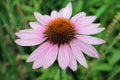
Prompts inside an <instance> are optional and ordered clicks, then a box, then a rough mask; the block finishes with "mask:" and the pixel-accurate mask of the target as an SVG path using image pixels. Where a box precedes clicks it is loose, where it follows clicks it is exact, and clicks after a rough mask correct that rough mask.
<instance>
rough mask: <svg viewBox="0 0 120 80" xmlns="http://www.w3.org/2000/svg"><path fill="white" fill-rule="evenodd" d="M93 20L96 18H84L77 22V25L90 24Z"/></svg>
mask: <svg viewBox="0 0 120 80" xmlns="http://www.w3.org/2000/svg"><path fill="white" fill-rule="evenodd" d="M95 19H96V16H88V17H84V18H82V19H79V20H77V23H80V24H90V23H92V22H93V21H94V20H95Z"/></svg>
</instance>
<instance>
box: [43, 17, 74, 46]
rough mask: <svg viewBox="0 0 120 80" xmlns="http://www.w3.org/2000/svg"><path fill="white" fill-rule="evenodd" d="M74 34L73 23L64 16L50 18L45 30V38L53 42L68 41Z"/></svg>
mask: <svg viewBox="0 0 120 80" xmlns="http://www.w3.org/2000/svg"><path fill="white" fill-rule="evenodd" d="M74 35H75V27H74V25H73V23H72V22H71V21H70V20H69V19H66V18H55V19H53V20H51V21H50V22H49V23H48V25H47V27H46V31H45V37H46V40H48V41H50V42H51V43H53V44H64V43H69V42H70V41H71V40H72V39H73V38H74Z"/></svg>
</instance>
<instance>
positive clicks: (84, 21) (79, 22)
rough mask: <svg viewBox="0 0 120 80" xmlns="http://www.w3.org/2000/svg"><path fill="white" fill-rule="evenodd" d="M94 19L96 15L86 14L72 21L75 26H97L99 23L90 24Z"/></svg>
mask: <svg viewBox="0 0 120 80" xmlns="http://www.w3.org/2000/svg"><path fill="white" fill-rule="evenodd" d="M95 19H96V16H88V17H81V18H79V19H77V20H76V21H72V22H73V23H74V25H75V27H77V28H79V29H80V28H84V27H91V26H99V24H95V25H94V24H92V22H93V21H94V20H95Z"/></svg>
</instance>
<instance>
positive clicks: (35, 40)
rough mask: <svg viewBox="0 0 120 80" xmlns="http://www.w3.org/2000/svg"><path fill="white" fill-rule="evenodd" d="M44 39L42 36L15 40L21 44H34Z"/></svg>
mask: <svg viewBox="0 0 120 80" xmlns="http://www.w3.org/2000/svg"><path fill="white" fill-rule="evenodd" d="M43 41H44V38H41V39H17V40H15V42H16V43H17V44H18V45H21V46H35V45H38V44H40V43H41V42H43Z"/></svg>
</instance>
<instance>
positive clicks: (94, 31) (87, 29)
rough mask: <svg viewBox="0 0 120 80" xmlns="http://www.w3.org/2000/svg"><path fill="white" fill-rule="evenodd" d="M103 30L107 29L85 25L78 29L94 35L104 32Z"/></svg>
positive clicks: (82, 32) (81, 32)
mask: <svg viewBox="0 0 120 80" xmlns="http://www.w3.org/2000/svg"><path fill="white" fill-rule="evenodd" d="M103 30H105V28H94V27H84V28H81V29H78V30H77V31H78V33H79V34H85V35H92V34H97V33H99V32H102V31H103Z"/></svg>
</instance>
